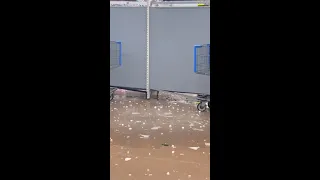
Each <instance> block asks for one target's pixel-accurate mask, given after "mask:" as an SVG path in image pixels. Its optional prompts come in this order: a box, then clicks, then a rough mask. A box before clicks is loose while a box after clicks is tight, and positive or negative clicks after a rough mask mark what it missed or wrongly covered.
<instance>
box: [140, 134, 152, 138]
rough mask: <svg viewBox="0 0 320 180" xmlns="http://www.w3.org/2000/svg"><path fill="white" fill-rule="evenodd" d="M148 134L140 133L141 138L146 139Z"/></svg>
mask: <svg viewBox="0 0 320 180" xmlns="http://www.w3.org/2000/svg"><path fill="white" fill-rule="evenodd" d="M149 136H150V135H144V134H140V138H141V139H148V138H149Z"/></svg>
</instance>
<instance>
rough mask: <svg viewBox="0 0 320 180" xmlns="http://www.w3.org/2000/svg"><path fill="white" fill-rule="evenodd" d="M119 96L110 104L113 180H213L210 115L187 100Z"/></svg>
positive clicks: (130, 94) (120, 93)
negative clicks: (211, 178)
mask: <svg viewBox="0 0 320 180" xmlns="http://www.w3.org/2000/svg"><path fill="white" fill-rule="evenodd" d="M144 97H145V94H143V93H138V92H130V91H124V90H117V91H116V92H115V96H114V99H113V100H112V101H111V102H110V116H111V118H110V119H111V121H110V126H111V134H110V147H111V149H110V151H111V154H110V156H111V160H110V172H111V178H110V179H111V180H163V179H165V180H191V179H194V180H209V179H210V160H209V158H210V112H209V111H206V112H199V111H198V110H197V108H196V104H195V103H194V102H192V101H189V102H186V100H185V96H179V95H173V94H171V93H160V95H159V100H156V99H151V100H146V99H145V98H144Z"/></svg>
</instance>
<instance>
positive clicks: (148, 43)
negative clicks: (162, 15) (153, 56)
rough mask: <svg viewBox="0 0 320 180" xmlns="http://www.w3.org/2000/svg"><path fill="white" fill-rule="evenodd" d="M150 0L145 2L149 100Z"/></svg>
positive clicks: (148, 91) (147, 89)
mask: <svg viewBox="0 0 320 180" xmlns="http://www.w3.org/2000/svg"><path fill="white" fill-rule="evenodd" d="M150 1H151V0H147V56H146V68H147V69H146V91H147V99H150V81H149V80H150V79H149V76H150V74H149V64H150V57H149V55H150V47H149V45H150V35H149V31H150V29H149V25H150V4H151V2H150Z"/></svg>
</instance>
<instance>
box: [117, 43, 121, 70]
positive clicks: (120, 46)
mask: <svg viewBox="0 0 320 180" xmlns="http://www.w3.org/2000/svg"><path fill="white" fill-rule="evenodd" d="M117 44H119V53H120V54H119V64H120V66H121V65H122V44H121V42H120V41H117Z"/></svg>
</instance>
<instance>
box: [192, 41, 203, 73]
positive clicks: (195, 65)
mask: <svg viewBox="0 0 320 180" xmlns="http://www.w3.org/2000/svg"><path fill="white" fill-rule="evenodd" d="M200 47H201V46H200V45H195V46H194V48H193V71H194V72H195V73H196V72H197V49H198V48H200Z"/></svg>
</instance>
